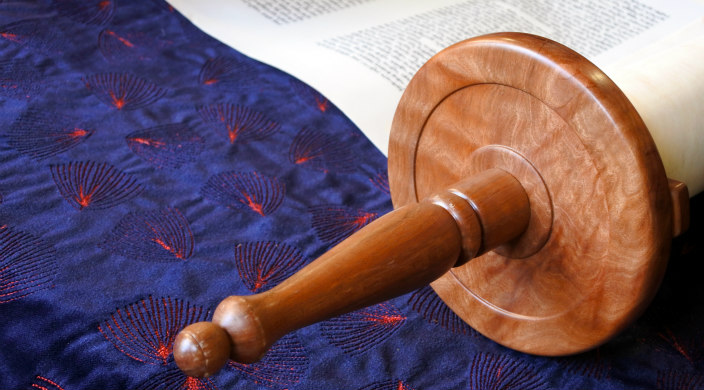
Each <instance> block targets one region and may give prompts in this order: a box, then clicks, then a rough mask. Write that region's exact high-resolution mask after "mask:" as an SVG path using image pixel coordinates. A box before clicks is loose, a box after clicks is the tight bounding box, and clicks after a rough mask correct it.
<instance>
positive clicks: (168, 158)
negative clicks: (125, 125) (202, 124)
mask: <svg viewBox="0 0 704 390" xmlns="http://www.w3.org/2000/svg"><path fill="white" fill-rule="evenodd" d="M125 141H126V142H127V146H129V148H130V149H131V150H132V151H133V152H134V153H135V154H136V155H138V156H139V157H141V158H143V159H144V160H146V161H149V162H150V163H152V164H154V165H156V166H158V167H169V168H178V167H180V166H181V165H182V164H187V163H190V162H193V161H195V160H196V158H197V157H198V155H199V154H200V153H201V152H202V151H203V149H204V144H205V143H204V140H203V138H202V137H201V136H200V135H198V134H197V133H196V132H195V131H193V130H191V129H190V128H189V127H188V126H186V125H185V124H181V123H175V124H169V125H164V126H158V127H152V128H149V129H144V130H139V131H135V132H132V133H130V134H129V135H127V137H126V138H125Z"/></svg>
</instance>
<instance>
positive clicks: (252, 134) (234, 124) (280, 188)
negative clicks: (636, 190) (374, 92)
mask: <svg viewBox="0 0 704 390" xmlns="http://www.w3.org/2000/svg"><path fill="white" fill-rule="evenodd" d="M0 53H2V56H1V58H0V162H1V163H0V389H31V388H39V389H65V390H70V389H234V388H240V389H244V388H246V389H301V390H303V389H306V390H315V389H321V390H322V389H333V388H334V389H352V390H356V389H360V390H361V389H367V390H372V389H375V390H381V389H548V388H599V389H622V388H702V387H704V373H703V371H702V368H704V344H703V343H704V335H703V333H702V330H701V325H702V324H704V318H703V310H702V306H703V305H702V298H703V297H704V287H702V286H703V284H702V283H701V275H702V268H703V267H702V264H701V261H702V255H703V252H704V251H703V247H702V243H701V238H702V237H704V235H703V234H702V227H701V223H700V221H699V220H698V219H701V218H697V216H702V212H701V207H702V204H701V203H702V201H701V200H700V199H695V201H694V203H693V215H694V221H693V228H692V230H691V231H690V232H689V233H688V234H687V235H685V236H684V237H681V238H679V239H677V240H676V241H675V243H674V246H673V256H672V261H671V263H670V267H669V269H668V274H667V276H666V278H665V281H664V283H663V287H662V289H661V291H660V293H659V294H658V296H657V297H656V299H655V302H654V303H653V304H652V305H651V307H650V308H649V310H648V311H647V313H646V314H645V315H644V317H643V318H642V319H641V320H639V321H638V322H637V323H636V324H635V325H634V326H632V327H631V328H629V329H628V330H627V331H626V332H625V333H623V334H622V335H620V336H619V337H617V338H616V339H614V340H613V341H611V342H610V343H608V344H606V345H605V346H602V347H600V348H599V349H597V350H594V351H592V352H588V353H585V354H582V355H578V356H572V357H563V358H547V357H535V356H529V355H525V354H522V353H519V352H515V351H511V350H508V349H506V348H504V347H501V346H499V345H498V344H496V343H494V342H492V341H490V340H488V339H486V338H484V337H483V336H481V335H479V334H478V333H476V332H475V331H473V330H472V329H471V328H469V327H468V326H467V325H465V324H464V323H463V322H462V321H461V320H459V318H458V317H456V316H455V315H454V314H453V313H452V312H451V311H449V309H448V308H447V306H445V305H444V304H443V303H442V302H441V301H440V300H439V298H438V297H437V295H435V293H434V292H433V291H432V290H431V289H430V288H429V287H425V288H422V289H420V290H418V291H415V292H413V293H411V294H408V295H406V296H402V297H399V298H396V299H393V300H391V301H388V302H385V303H382V304H379V305H375V306H373V307H370V308H368V309H364V310H361V311H358V312H355V313H350V314H348V315H343V316H340V317H337V318H334V319H331V320H329V321H325V322H323V323H320V324H316V325H313V326H310V327H307V328H304V329H301V330H299V331H296V332H294V333H293V334H291V335H289V336H286V337H284V338H283V339H282V340H281V341H279V342H278V343H277V344H275V345H274V347H273V348H272V350H271V351H270V352H269V354H268V355H267V356H266V357H265V358H264V359H263V360H262V361H261V362H259V363H256V364H251V365H242V364H235V363H231V364H228V366H226V367H225V369H223V370H222V371H221V372H220V373H219V374H218V375H216V376H214V377H212V378H210V379H207V380H196V379H189V378H187V377H185V376H184V375H183V374H181V373H180V372H179V371H178V370H177V369H176V366H175V364H174V362H173V356H172V346H173V339H174V337H175V335H176V333H177V332H178V331H179V330H180V329H182V328H183V327H184V326H185V325H187V324H189V323H192V322H196V321H200V320H207V319H209V318H210V317H211V315H212V311H213V309H214V308H215V306H216V305H217V304H218V302H219V301H220V300H221V299H223V298H225V297H226V296H228V295H231V294H252V293H255V292H260V291H265V290H267V289H269V288H271V287H272V286H274V285H276V284H277V283H280V282H281V281H282V280H284V279H285V278H286V277H288V276H290V275H291V274H292V273H294V272H295V271H296V270H297V269H300V268H301V267H302V266H303V265H305V264H307V263H308V262H310V261H312V260H313V259H315V258H316V257H317V256H319V255H320V254H322V253H324V252H325V251H326V250H327V249H329V248H330V247H331V246H333V245H334V244H335V243H337V242H339V241H341V240H342V239H344V237H346V236H348V235H349V234H351V233H353V232H354V231H356V230H358V229H359V228H361V227H362V226H364V225H366V224H367V223H369V222H370V221H372V220H373V219H374V218H376V217H377V216H379V215H381V214H383V213H386V212H388V211H390V210H391V203H390V200H389V193H388V191H389V190H388V178H387V176H386V174H385V172H386V159H385V158H384V156H383V155H382V154H381V153H380V152H379V151H378V150H376V149H375V148H374V147H373V146H372V144H371V143H370V142H369V141H368V140H367V139H366V138H365V137H364V136H363V135H362V133H361V132H360V131H359V130H358V129H357V128H356V127H355V126H354V125H353V124H352V123H351V122H350V121H349V119H347V118H346V117H345V115H344V114H343V113H342V112H340V111H339V110H338V109H337V108H336V107H335V106H334V105H333V104H332V103H331V102H328V101H327V100H326V99H325V98H324V97H323V96H321V95H320V94H319V93H317V92H316V91H314V90H313V89H311V88H309V87H308V86H306V85H305V84H303V83H301V82H300V81H298V80H295V79H293V78H292V77H291V76H289V75H287V74H284V73H282V72H281V71H278V70H277V69H274V68H272V67H270V66H268V65H265V64H262V63H259V62H257V61H255V60H252V59H250V58H247V57H246V56H244V55H242V54H241V53H238V52H237V51H235V50H233V49H230V48H228V47H226V46H225V45H223V44H221V43H219V42H217V41H216V40H214V39H212V38H210V37H208V36H207V35H205V34H203V33H202V32H200V31H199V30H198V29H197V28H195V27H194V26H193V25H192V24H191V23H190V22H189V21H187V20H186V19H184V18H183V17H182V16H181V15H179V14H178V13H177V12H175V11H174V10H173V9H172V8H171V7H170V6H169V5H168V4H167V3H164V2H161V1H137V0H135V1H127V0H119V1H114V0H99V1H96V0H61V1H49V0H47V1H40V0H38V1H22V0H18V1H2V2H0ZM340 77H345V76H344V75H340Z"/></svg>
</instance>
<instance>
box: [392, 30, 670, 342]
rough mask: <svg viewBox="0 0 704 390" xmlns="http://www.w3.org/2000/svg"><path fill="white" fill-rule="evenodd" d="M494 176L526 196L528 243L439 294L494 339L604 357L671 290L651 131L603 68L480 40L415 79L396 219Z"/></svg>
mask: <svg viewBox="0 0 704 390" xmlns="http://www.w3.org/2000/svg"><path fill="white" fill-rule="evenodd" d="M491 167H498V168H502V169H505V170H506V171H508V172H509V173H512V174H513V175H514V176H516V178H517V179H519V181H521V183H522V184H523V185H524V187H525V188H526V191H527V192H528V194H529V198H530V203H531V212H532V214H533V215H532V216H531V222H530V223H529V227H528V230H527V231H526V233H524V235H523V236H522V237H519V238H518V239H517V240H514V242H512V243H508V244H507V245H504V246H502V247H500V248H498V249H497V250H494V251H492V252H489V253H487V254H485V255H483V256H481V257H478V258H476V259H473V260H471V261H470V262H468V263H467V264H465V265H463V266H461V267H457V268H454V269H452V270H451V271H450V272H448V273H447V274H445V275H444V276H443V277H441V278H440V279H439V280H438V281H436V282H435V283H433V284H432V286H433V288H434V289H435V291H436V292H437V293H438V294H439V295H440V297H441V298H442V299H443V300H444V301H445V302H446V303H447V304H448V305H449V306H450V308H452V309H453V310H454V311H455V312H456V313H457V314H458V315H459V316H460V317H461V318H462V319H464V320H465V321H466V322H467V323H468V324H469V325H471V326H472V327H473V328H474V329H476V330H477V331H479V332H481V333H482V334H484V335H486V336H488V337H489V338H491V339H493V340H495V341H497V342H499V343H501V344H503V345H505V346H508V347H510V348H513V349H517V350H520V351H524V352H528V353H533V354H539V355H565V354H571V353H576V352H580V351H584V350H586V349H589V348H592V347H594V346H597V345H599V344H601V343H603V342H605V341H607V340H608V339H609V338H610V337H612V336H613V335H615V334H616V333H617V332H619V331H621V330H622V329H623V328H624V327H626V326H627V325H628V324H630V323H631V322H632V321H633V320H634V319H635V318H636V317H637V316H638V315H639V314H640V313H641V312H642V311H643V310H644V308H645V307H646V305H647V304H648V302H649V301H650V300H651V299H652V297H653V295H654V294H655V292H656V290H657V287H658V285H659V283H660V280H661V278H662V274H663V272H664V268H665V264H666V261H667V255H668V250H669V244H670V241H671V223H672V222H671V218H672V215H671V213H672V211H671V210H672V205H671V200H670V197H669V192H668V184H667V178H666V176H665V170H664V168H663V166H662V162H661V160H660V157H659V155H658V153H657V149H656V147H655V145H654V143H653V140H652V138H651V137H650V134H649V133H648V131H647V129H646V127H645V125H644V124H643V121H642V120H641V118H640V116H639V115H638V114H637V112H636V111H635V109H634V108H633V106H632V105H631V103H630V102H629V101H628V99H627V98H626V97H625V96H624V95H623V93H622V92H621V91H620V90H619V89H618V87H617V86H616V85H615V84H614V83H613V82H612V81H611V80H610V79H609V78H608V77H607V76H606V75H605V74H604V73H603V72H601V71H600V70H599V69H598V68H597V67H596V66H594V65H593V64H591V63H590V62H589V61H587V60H586V59H584V58H583V57H582V56H580V55H579V54H577V53H575V52H574V51H572V50H570V49H568V48H566V47H564V46H562V45H560V44H557V43H555V42H552V41H550V40H547V39H544V38H540V37H536V36H532V35H526V34H518V33H501V34H492V35H487V36H482V37H478V38H474V39H470V40H467V41H464V42H461V43H458V44H456V45H454V46H451V47H449V48H448V49H446V50H444V51H442V52H441V53H439V54H438V55H436V56H435V57H433V58H432V59H431V60H430V61H429V62H428V63H427V64H426V65H424V66H423V68H421V69H420V71H419V72H418V73H417V74H416V75H415V77H414V78H413V80H412V81H411V83H410V84H409V86H408V88H407V89H406V91H405V93H404V95H403V97H402V99H401V102H400V103H399V107H398V109H397V111H396V116H395V118H394V122H393V126H392V131H391V141H390V145H389V179H390V185H391V190H392V199H393V202H394V206H395V207H400V206H402V205H404V204H407V203H411V202H417V201H418V200H420V199H423V198H425V197H427V196H429V195H431V194H433V193H435V192H438V191H440V190H442V189H444V188H446V187H448V186H449V185H451V184H453V183H455V182H457V181H459V180H460V179H462V178H465V177H467V176H468V175H472V174H474V173H477V172H478V171H481V170H483V169H488V168H491Z"/></svg>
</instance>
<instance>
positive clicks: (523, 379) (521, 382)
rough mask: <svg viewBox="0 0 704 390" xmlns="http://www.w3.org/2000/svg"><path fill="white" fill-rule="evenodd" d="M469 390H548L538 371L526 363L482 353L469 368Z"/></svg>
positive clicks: (475, 357)
mask: <svg viewBox="0 0 704 390" xmlns="http://www.w3.org/2000/svg"><path fill="white" fill-rule="evenodd" d="M469 381H470V385H469V388H470V389H472V390H475V389H476V390H480V389H506V390H512V389H516V390H518V389H520V390H534V389H547V388H548V386H547V383H546V382H545V379H544V378H543V375H541V374H540V373H539V372H538V371H535V370H533V369H532V368H531V367H530V366H528V365H527V364H526V363H523V362H521V361H519V360H515V359H513V358H511V357H509V356H505V355H495V354H490V353H480V354H478V355H476V356H474V358H473V359H472V363H471V365H470V368H469Z"/></svg>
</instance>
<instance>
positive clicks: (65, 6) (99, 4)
mask: <svg viewBox="0 0 704 390" xmlns="http://www.w3.org/2000/svg"><path fill="white" fill-rule="evenodd" d="M54 1H55V5H56V9H57V10H58V11H59V14H61V15H63V16H67V17H69V18H71V19H73V20H75V21H77V22H79V23H83V24H89V25H98V26H100V25H103V24H106V23H108V22H109V21H110V19H112V15H113V13H114V12H115V1H114V0H54Z"/></svg>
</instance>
